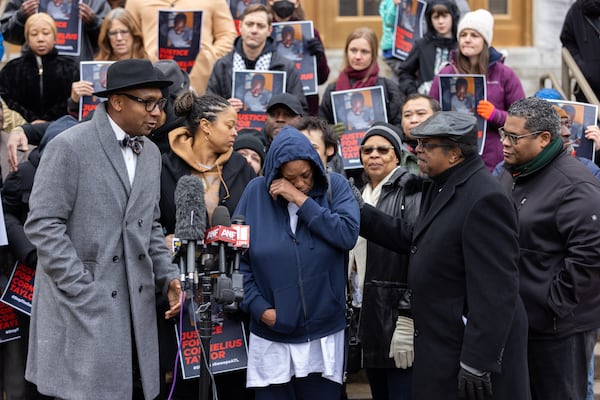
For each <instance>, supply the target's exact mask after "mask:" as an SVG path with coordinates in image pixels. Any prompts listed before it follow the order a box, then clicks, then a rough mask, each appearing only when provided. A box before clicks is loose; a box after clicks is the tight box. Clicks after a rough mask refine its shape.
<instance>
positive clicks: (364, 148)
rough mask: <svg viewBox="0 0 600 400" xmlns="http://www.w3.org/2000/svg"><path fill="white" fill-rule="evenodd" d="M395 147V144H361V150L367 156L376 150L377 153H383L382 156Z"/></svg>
mask: <svg viewBox="0 0 600 400" xmlns="http://www.w3.org/2000/svg"><path fill="white" fill-rule="evenodd" d="M393 148H394V146H360V152H361V153H362V154H364V155H365V156H368V155H369V154H371V153H372V152H373V151H374V150H376V151H377V153H379V154H381V155H382V156H385V155H386V154H387V153H389V152H390V150H392V149H393Z"/></svg>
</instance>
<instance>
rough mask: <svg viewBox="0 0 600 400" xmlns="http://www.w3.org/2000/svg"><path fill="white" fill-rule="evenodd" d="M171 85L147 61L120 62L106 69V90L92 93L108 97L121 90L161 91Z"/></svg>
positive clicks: (131, 60) (170, 82)
mask: <svg viewBox="0 0 600 400" xmlns="http://www.w3.org/2000/svg"><path fill="white" fill-rule="evenodd" d="M172 83H173V81H169V80H166V79H164V75H163V74H160V75H159V73H157V70H156V69H155V68H154V66H153V65H152V63H151V62H150V61H148V60H140V59H129V60H121V61H117V62H115V63H114V64H112V65H111V66H110V67H109V68H108V73H107V75H106V90H102V91H100V92H94V96H99V97H108V96H109V95H110V94H113V93H116V92H119V91H121V90H127V89H136V88H148V87H151V88H157V89H162V88H165V87H168V86H171V84H172Z"/></svg>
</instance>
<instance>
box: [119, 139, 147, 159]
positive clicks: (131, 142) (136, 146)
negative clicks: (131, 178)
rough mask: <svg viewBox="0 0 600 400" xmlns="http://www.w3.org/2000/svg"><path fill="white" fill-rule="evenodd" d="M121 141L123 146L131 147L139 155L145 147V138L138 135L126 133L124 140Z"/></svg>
mask: <svg viewBox="0 0 600 400" xmlns="http://www.w3.org/2000/svg"><path fill="white" fill-rule="evenodd" d="M119 143H121V146H123V147H130V148H131V150H133V152H134V153H135V154H136V155H138V156H139V155H140V153H141V152H142V149H143V148H144V139H142V138H140V137H138V136H134V137H131V136H129V135H125V137H124V138H123V140H121V141H120V142H119Z"/></svg>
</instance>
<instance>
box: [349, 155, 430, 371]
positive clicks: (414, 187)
mask: <svg viewBox="0 0 600 400" xmlns="http://www.w3.org/2000/svg"><path fill="white" fill-rule="evenodd" d="M421 185H422V183H421V180H420V179H419V178H417V177H415V176H414V175H412V174H410V173H409V172H408V171H407V170H406V169H405V168H404V167H399V168H398V169H397V170H396V171H395V172H394V174H393V175H392V177H391V178H390V179H389V180H388V181H387V182H386V183H385V184H384V185H383V187H382V189H381V196H380V197H379V201H378V202H377V209H378V210H381V211H382V212H385V213H386V214H388V215H391V216H402V217H403V218H404V220H405V221H407V222H410V223H414V221H415V220H416V219H417V216H418V215H419V203H420V201H421ZM407 275H408V254H399V253H396V252H394V251H391V250H388V249H386V248H385V247H382V246H379V245H377V244H375V243H373V242H371V241H367V263H366V271H365V281H364V289H363V301H362V306H361V309H360V310H361V311H360V324H359V331H358V335H359V338H360V342H361V345H362V350H363V366H364V367H365V368H396V365H395V364H394V359H393V358H390V357H389V351H390V341H391V339H392V335H393V333H394V329H395V328H396V319H397V318H398V315H400V314H399V313H400V312H402V315H404V316H410V310H399V306H400V301H401V299H402V296H403V294H404V292H405V290H406V286H407V285H406V280H407Z"/></svg>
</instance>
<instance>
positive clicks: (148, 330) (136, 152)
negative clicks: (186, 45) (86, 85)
mask: <svg viewBox="0 0 600 400" xmlns="http://www.w3.org/2000/svg"><path fill="white" fill-rule="evenodd" d="M171 83H172V82H171V81H167V80H165V79H164V76H163V75H162V74H160V75H159V74H158V73H157V70H156V69H155V68H154V67H153V66H152V63H150V61H148V60H135V59H132V60H123V61H118V62H116V63H114V64H112V65H111V66H110V68H109V69H108V82H107V88H106V90H105V91H103V92H99V93H96V94H97V95H100V96H102V97H108V101H107V102H105V103H103V104H100V105H99V106H98V108H96V111H95V113H94V116H93V117H92V119H91V120H90V121H86V122H82V123H81V124H78V125H76V126H74V127H72V128H70V129H68V130H66V131H65V132H63V133H61V134H60V135H58V136H57V137H56V138H55V139H53V140H52V141H51V142H50V143H49V144H48V146H46V149H45V151H44V154H43V156H42V159H41V162H40V165H39V167H38V169H37V173H36V176H35V180H34V183H33V189H32V192H31V196H30V201H29V205H30V212H29V217H28V219H27V222H26V224H25V233H26V234H27V236H28V238H29V240H30V241H31V242H32V243H33V244H34V246H36V248H37V252H38V264H37V272H36V277H35V291H34V295H33V308H32V312H31V333H30V338H29V339H30V340H29V354H28V358H27V371H26V378H27V380H29V381H31V382H33V383H35V384H36V385H37V387H38V390H39V391H40V392H41V393H43V394H45V395H49V396H51V397H55V398H60V399H73V400H75V399H98V400H100V399H102V400H104V399H154V398H155V397H156V396H157V395H158V393H159V362H158V338H157V331H156V330H157V329H156V326H157V324H156V318H157V316H156V310H155V291H156V290H159V291H162V292H163V293H165V294H167V295H168V297H169V303H170V306H171V307H170V309H169V310H168V311H167V312H166V314H165V316H164V318H170V317H172V316H174V315H177V313H178V311H179V307H180V303H181V300H180V297H181V287H180V283H179V279H178V277H179V273H178V268H177V266H176V265H174V264H172V263H171V255H170V253H169V250H168V249H167V247H166V245H165V238H164V235H163V233H162V229H161V226H160V224H159V223H158V217H159V206H158V201H159V197H160V168H161V164H160V153H159V151H158V148H157V147H156V145H154V143H152V142H151V141H150V140H147V139H146V140H145V139H144V136H146V135H147V134H149V133H150V131H151V130H152V129H154V127H155V126H156V124H157V121H158V118H159V116H160V112H161V109H162V107H164V105H165V102H166V99H164V98H163V95H162V92H161V88H165V87H168V86H169V85H171ZM136 349H137V350H136Z"/></svg>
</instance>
